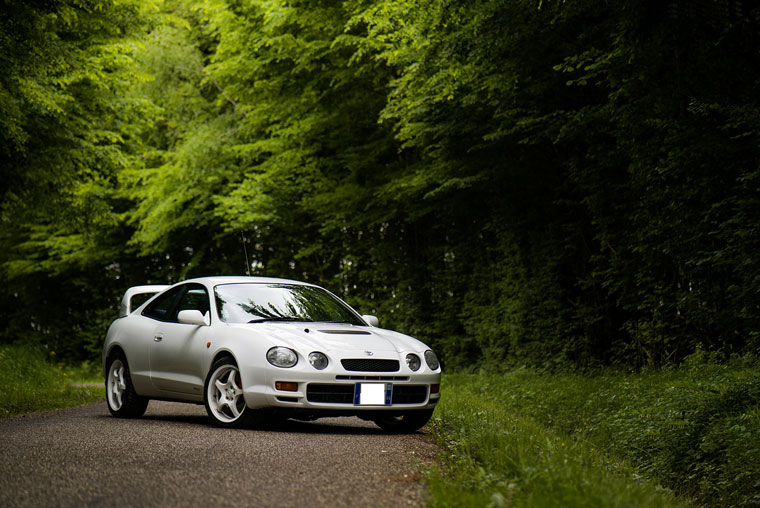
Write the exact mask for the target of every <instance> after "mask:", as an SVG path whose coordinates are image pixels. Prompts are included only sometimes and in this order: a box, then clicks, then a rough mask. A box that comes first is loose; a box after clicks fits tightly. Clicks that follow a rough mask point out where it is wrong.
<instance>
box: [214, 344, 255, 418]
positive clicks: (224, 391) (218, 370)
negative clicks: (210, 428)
mask: <svg viewBox="0 0 760 508" xmlns="http://www.w3.org/2000/svg"><path fill="white" fill-rule="evenodd" d="M203 403H204V404H205V406H206V412H207V413H208V416H209V418H211V421H212V422H213V423H214V425H216V426H218V427H233V428H235V427H248V426H252V425H256V424H258V423H260V422H259V421H258V420H259V418H258V415H257V414H256V412H255V411H253V410H252V409H249V408H248V407H247V406H246V405H245V398H244V397H243V386H242V381H241V379H240V371H239V370H238V366H237V364H236V363H235V360H233V359H232V358H230V357H223V358H220V359H218V360H217V361H216V362H214V364H213V365H212V366H211V369H210V370H209V372H208V376H206V383H205V384H204V386H203Z"/></svg>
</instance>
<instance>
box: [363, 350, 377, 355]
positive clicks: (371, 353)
mask: <svg viewBox="0 0 760 508" xmlns="http://www.w3.org/2000/svg"><path fill="white" fill-rule="evenodd" d="M364 354H365V355H367V356H372V355H374V354H375V353H373V352H372V351H365V352H364Z"/></svg>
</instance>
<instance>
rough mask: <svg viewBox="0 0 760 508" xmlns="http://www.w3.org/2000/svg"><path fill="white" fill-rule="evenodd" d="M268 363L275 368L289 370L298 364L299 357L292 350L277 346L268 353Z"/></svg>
mask: <svg viewBox="0 0 760 508" xmlns="http://www.w3.org/2000/svg"><path fill="white" fill-rule="evenodd" d="M267 361H268V362H269V363H271V364H272V365H274V366H275V367H282V368H284V369H287V368H288V367H292V366H293V365H295V364H296V363H298V355H297V354H296V352H295V351H293V350H292V349H290V348H286V347H282V346H275V347H273V348H272V349H270V350H269V351H267Z"/></svg>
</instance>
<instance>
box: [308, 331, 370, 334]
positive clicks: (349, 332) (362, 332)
mask: <svg viewBox="0 0 760 508" xmlns="http://www.w3.org/2000/svg"><path fill="white" fill-rule="evenodd" d="M317 331H318V332H320V333H332V334H333V335H372V334H371V333H369V332H365V331H364V330H317Z"/></svg>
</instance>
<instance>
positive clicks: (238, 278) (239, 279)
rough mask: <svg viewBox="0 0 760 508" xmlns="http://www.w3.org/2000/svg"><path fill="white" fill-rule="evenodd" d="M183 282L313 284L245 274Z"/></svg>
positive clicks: (199, 278) (198, 278)
mask: <svg viewBox="0 0 760 508" xmlns="http://www.w3.org/2000/svg"><path fill="white" fill-rule="evenodd" d="M181 282H201V283H203V282H205V283H209V284H245V283H248V284H302V285H304V286H312V285H313V284H309V283H308V282H303V281H298V280H291V279H279V278H277V277H246V276H245V275H226V276H225V275H220V276H211V277H197V278H195V279H188V280H183V281H181Z"/></svg>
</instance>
